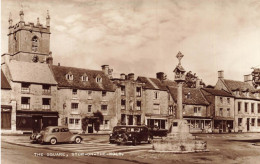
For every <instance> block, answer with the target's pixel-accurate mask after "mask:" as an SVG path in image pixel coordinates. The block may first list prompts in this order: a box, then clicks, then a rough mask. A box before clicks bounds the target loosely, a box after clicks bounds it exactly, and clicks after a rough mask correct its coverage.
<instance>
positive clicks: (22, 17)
mask: <svg viewBox="0 0 260 164" xmlns="http://www.w3.org/2000/svg"><path fill="white" fill-rule="evenodd" d="M19 15H20V22H24V12H23V5H21V11H20V13H19Z"/></svg>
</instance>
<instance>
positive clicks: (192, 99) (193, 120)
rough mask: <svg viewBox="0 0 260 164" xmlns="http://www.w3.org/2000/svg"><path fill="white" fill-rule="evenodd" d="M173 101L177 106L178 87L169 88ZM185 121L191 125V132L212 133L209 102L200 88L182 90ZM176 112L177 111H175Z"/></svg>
mask: <svg viewBox="0 0 260 164" xmlns="http://www.w3.org/2000/svg"><path fill="white" fill-rule="evenodd" d="M168 89H169V92H170V94H171V97H172V100H173V101H174V103H175V104H177V87H175V86H168ZM182 101H183V102H182V103H183V119H186V120H187V121H188V123H189V125H190V132H191V133H193V132H211V126H212V121H211V115H210V108H209V102H208V101H207V100H206V98H205V97H204V95H203V94H202V92H201V91H200V88H185V87H183V89H182ZM175 110H176V109H175Z"/></svg>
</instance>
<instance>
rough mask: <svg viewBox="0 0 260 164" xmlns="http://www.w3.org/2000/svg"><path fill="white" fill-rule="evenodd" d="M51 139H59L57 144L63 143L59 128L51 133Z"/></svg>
mask: <svg viewBox="0 0 260 164" xmlns="http://www.w3.org/2000/svg"><path fill="white" fill-rule="evenodd" d="M51 135H52V136H51V138H52V137H55V138H56V139H57V142H61V139H60V129H59V128H53V129H52V131H51Z"/></svg>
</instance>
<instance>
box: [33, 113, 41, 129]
mask: <svg viewBox="0 0 260 164" xmlns="http://www.w3.org/2000/svg"><path fill="white" fill-rule="evenodd" d="M32 129H33V132H34V133H39V132H40V131H41V129H42V117H41V116H33V117H32Z"/></svg>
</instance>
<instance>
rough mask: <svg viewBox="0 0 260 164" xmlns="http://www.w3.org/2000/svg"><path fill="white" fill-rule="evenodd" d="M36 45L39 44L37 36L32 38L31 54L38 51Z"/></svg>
mask: <svg viewBox="0 0 260 164" xmlns="http://www.w3.org/2000/svg"><path fill="white" fill-rule="evenodd" d="M38 44H39V40H38V37H37V36H34V37H33V38H32V51H33V52H36V51H38Z"/></svg>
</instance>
